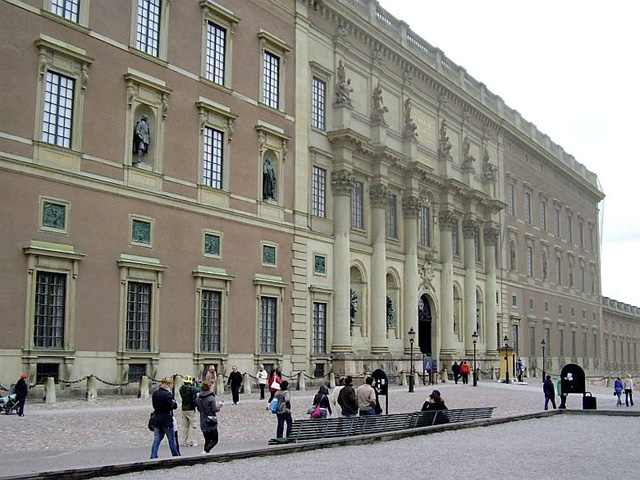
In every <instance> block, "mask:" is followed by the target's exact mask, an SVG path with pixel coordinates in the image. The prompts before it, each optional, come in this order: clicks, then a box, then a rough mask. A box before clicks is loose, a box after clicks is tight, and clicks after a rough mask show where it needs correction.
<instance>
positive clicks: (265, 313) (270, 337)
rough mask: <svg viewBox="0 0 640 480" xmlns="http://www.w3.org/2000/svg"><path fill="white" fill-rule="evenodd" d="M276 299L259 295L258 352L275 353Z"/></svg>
mask: <svg viewBox="0 0 640 480" xmlns="http://www.w3.org/2000/svg"><path fill="white" fill-rule="evenodd" d="M277 300H278V299H277V298H274V297H260V353H276V319H277V318H278V316H277Z"/></svg>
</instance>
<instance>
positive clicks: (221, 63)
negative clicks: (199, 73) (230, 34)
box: [205, 22, 227, 85]
mask: <svg viewBox="0 0 640 480" xmlns="http://www.w3.org/2000/svg"><path fill="white" fill-rule="evenodd" d="M226 42H227V31H226V30H225V29H224V28H222V27H220V26H219V25H216V24H215V23H213V22H207V51H206V69H205V75H206V78H207V80H210V81H212V82H213V83H217V84H218V85H224V71H225V47H226Z"/></svg>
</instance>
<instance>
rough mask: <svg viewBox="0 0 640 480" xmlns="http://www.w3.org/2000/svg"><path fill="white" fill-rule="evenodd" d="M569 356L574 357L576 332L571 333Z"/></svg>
mask: <svg viewBox="0 0 640 480" xmlns="http://www.w3.org/2000/svg"><path fill="white" fill-rule="evenodd" d="M571 356H572V357H575V356H576V332H575V330H572V331H571Z"/></svg>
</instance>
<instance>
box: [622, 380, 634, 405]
mask: <svg viewBox="0 0 640 480" xmlns="http://www.w3.org/2000/svg"><path fill="white" fill-rule="evenodd" d="M629 401H631V406H632V407H633V378H631V374H630V373H627V378H625V379H624V403H625V405H626V406H627V407H628V406H629Z"/></svg>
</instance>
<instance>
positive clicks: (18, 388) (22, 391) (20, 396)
mask: <svg viewBox="0 0 640 480" xmlns="http://www.w3.org/2000/svg"><path fill="white" fill-rule="evenodd" d="M13 391H14V393H15V394H16V400H18V415H19V416H21V417H24V404H25V403H26V402H27V394H28V393H29V385H27V374H26V373H23V374H22V375H20V379H19V380H18V381H17V382H16V385H15V387H14V390H13Z"/></svg>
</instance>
